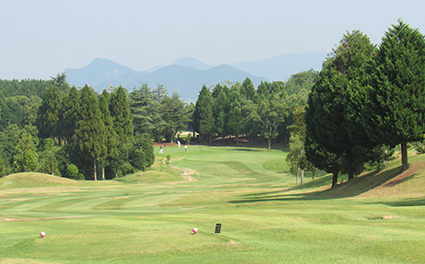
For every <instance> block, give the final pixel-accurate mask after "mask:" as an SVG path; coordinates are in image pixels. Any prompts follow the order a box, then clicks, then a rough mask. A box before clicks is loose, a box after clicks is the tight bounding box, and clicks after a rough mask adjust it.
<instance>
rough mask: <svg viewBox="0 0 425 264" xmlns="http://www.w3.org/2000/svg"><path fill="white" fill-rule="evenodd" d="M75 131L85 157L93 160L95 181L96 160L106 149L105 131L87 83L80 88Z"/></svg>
mask: <svg viewBox="0 0 425 264" xmlns="http://www.w3.org/2000/svg"><path fill="white" fill-rule="evenodd" d="M75 132H76V135H77V138H78V142H79V146H80V149H81V150H82V151H83V153H84V154H85V157H86V159H88V160H90V161H91V162H93V171H94V174H93V178H94V180H95V181H97V166H96V165H97V162H98V161H99V160H101V158H102V157H104V156H105V155H106V153H107V150H108V148H107V147H106V145H105V141H106V134H107V132H106V127H105V125H104V123H103V120H102V115H101V113H100V110H99V104H98V101H97V98H96V96H95V92H94V91H93V90H92V89H91V88H90V87H88V86H87V85H85V86H84V87H83V89H82V90H81V120H80V121H78V123H77V129H76V131H75Z"/></svg>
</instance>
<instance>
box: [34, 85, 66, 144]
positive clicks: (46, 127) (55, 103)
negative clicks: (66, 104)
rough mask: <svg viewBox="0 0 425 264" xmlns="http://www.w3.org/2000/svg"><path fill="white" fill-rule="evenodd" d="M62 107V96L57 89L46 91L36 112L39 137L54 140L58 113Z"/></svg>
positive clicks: (56, 132) (51, 88) (52, 88)
mask: <svg viewBox="0 0 425 264" xmlns="http://www.w3.org/2000/svg"><path fill="white" fill-rule="evenodd" d="M61 107H62V94H61V92H60V91H59V88H58V87H56V86H51V87H50V88H49V89H47V91H46V94H45V95H44V98H43V101H42V103H41V106H40V108H39V112H38V124H37V127H38V130H39V132H40V137H43V138H46V137H50V138H54V137H56V136H57V135H58V133H59V125H58V122H59V111H60V109H61Z"/></svg>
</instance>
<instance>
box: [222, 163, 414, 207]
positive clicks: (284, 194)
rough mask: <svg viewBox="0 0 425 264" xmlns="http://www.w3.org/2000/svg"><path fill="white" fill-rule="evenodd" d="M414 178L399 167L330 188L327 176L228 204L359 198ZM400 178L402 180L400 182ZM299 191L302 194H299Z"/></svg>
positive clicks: (255, 194) (365, 175)
mask: <svg viewBox="0 0 425 264" xmlns="http://www.w3.org/2000/svg"><path fill="white" fill-rule="evenodd" d="M405 173H407V175H408V176H407V177H398V176H400V175H401V176H403V174H405ZM414 176H415V174H414V173H413V174H412V173H409V170H407V171H405V172H401V166H399V167H395V168H393V169H389V170H384V171H380V172H377V171H373V172H368V173H366V174H364V175H362V176H359V177H356V178H354V179H352V180H350V181H346V182H343V183H340V184H338V185H337V186H335V187H334V188H330V183H331V181H332V175H327V176H323V177H321V178H319V179H317V180H314V181H311V182H309V183H306V184H303V185H300V186H296V187H294V188H290V189H285V190H279V191H272V192H263V193H252V194H245V195H242V196H241V198H242V199H240V200H233V201H228V202H229V203H235V204H238V203H258V202H270V201H291V200H327V199H339V198H347V197H354V196H358V195H360V194H362V193H365V192H368V191H370V190H372V189H374V188H376V187H378V186H385V187H387V186H386V185H388V187H390V186H389V184H399V183H401V182H404V181H407V180H408V179H410V178H412V177H414ZM399 178H400V180H398V179H399ZM392 182H394V183H392ZM326 186H329V188H327V189H326V190H323V188H324V187H326ZM318 188H322V190H319V191H313V192H304V193H302V191H307V190H308V189H318ZM297 191H301V192H299V193H297Z"/></svg>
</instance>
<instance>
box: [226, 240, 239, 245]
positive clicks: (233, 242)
mask: <svg viewBox="0 0 425 264" xmlns="http://www.w3.org/2000/svg"><path fill="white" fill-rule="evenodd" d="M227 245H229V246H238V245H239V243H238V242H236V241H233V240H232V241H230V242H229V243H227Z"/></svg>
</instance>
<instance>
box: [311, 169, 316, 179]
mask: <svg viewBox="0 0 425 264" xmlns="http://www.w3.org/2000/svg"><path fill="white" fill-rule="evenodd" d="M315 175H316V170H314V169H313V170H312V171H311V178H312V180H313V181H314V176H315Z"/></svg>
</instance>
